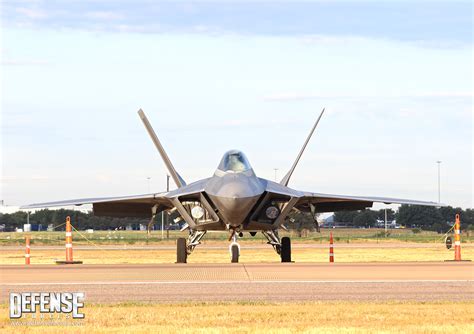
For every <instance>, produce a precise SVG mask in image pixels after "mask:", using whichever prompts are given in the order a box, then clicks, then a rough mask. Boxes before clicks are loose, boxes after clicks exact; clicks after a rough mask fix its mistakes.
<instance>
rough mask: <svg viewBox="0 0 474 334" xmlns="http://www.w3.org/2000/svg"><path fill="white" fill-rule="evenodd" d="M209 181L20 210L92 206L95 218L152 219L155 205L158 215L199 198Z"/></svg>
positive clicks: (28, 207) (41, 204)
mask: <svg viewBox="0 0 474 334" xmlns="http://www.w3.org/2000/svg"><path fill="white" fill-rule="evenodd" d="M207 180H208V179H203V180H199V181H196V182H194V183H191V184H188V185H186V186H182V187H181V188H179V189H176V190H173V191H170V192H162V193H152V194H143V195H131V196H118V197H99V198H81V199H73V200H65V201H58V202H46V203H34V204H29V205H24V206H22V207H20V209H26V210H28V209H38V208H48V207H65V206H74V205H76V206H80V205H83V204H92V208H93V211H94V215H95V216H107V217H134V218H150V217H151V215H152V208H153V207H154V206H155V205H158V206H157V208H156V213H158V212H161V211H163V210H167V209H171V208H173V207H174V205H173V202H172V201H173V198H176V197H184V198H191V199H196V198H199V194H200V193H201V192H202V191H204V186H205V184H206V182H207Z"/></svg>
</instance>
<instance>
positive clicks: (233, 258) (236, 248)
mask: <svg viewBox="0 0 474 334" xmlns="http://www.w3.org/2000/svg"><path fill="white" fill-rule="evenodd" d="M237 237H238V235H237V232H236V231H235V230H234V231H232V235H231V237H230V239H231V240H232V242H231V243H230V246H229V252H230V262H232V263H238V262H239V256H240V245H239V243H238V242H237Z"/></svg>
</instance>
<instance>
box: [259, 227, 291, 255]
mask: <svg viewBox="0 0 474 334" xmlns="http://www.w3.org/2000/svg"><path fill="white" fill-rule="evenodd" d="M262 233H263V235H264V236H265V237H266V238H267V240H268V242H267V243H268V244H270V245H272V247H273V249H274V250H275V252H277V254H278V255H280V257H281V262H291V241H290V238H288V237H283V238H281V240H280V236H279V235H278V231H277V230H268V231H262Z"/></svg>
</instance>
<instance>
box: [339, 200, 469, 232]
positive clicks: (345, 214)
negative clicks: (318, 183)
mask: <svg viewBox="0 0 474 334" xmlns="http://www.w3.org/2000/svg"><path fill="white" fill-rule="evenodd" d="M456 214H459V215H460V218H461V224H462V227H463V229H471V230H472V229H474V210H473V209H466V210H463V209H461V208H453V207H451V206H448V207H442V208H435V207H430V206H417V205H402V206H400V208H399V209H398V211H397V212H394V211H393V210H392V209H388V210H387V220H388V221H392V220H394V219H395V220H396V222H397V224H398V225H402V226H405V227H408V228H421V229H423V230H430V231H437V232H446V231H447V230H449V229H450V228H451V226H452V225H453V224H454V220H455V216H456ZM384 219H385V210H384V209H382V210H378V211H375V210H359V211H339V212H335V215H334V221H335V222H342V223H350V224H351V225H353V226H354V227H375V226H376V222H377V220H384Z"/></svg>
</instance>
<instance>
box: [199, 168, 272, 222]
mask: <svg viewBox="0 0 474 334" xmlns="http://www.w3.org/2000/svg"><path fill="white" fill-rule="evenodd" d="M212 181H213V182H210V183H209V184H208V186H207V187H206V190H205V191H206V193H207V194H208V195H209V197H210V199H211V201H212V202H213V203H214V205H215V206H216V207H217V209H218V210H219V213H220V214H221V216H222V217H223V218H224V220H225V223H226V224H230V225H232V226H239V225H240V224H242V223H243V222H244V220H245V218H246V217H247V216H248V214H249V212H250V210H251V209H252V208H253V206H254V205H255V204H256V203H257V201H258V199H259V198H260V196H261V195H262V193H263V191H264V188H263V186H262V184H261V183H260V182H259V180H258V179H257V178H256V177H245V176H242V175H226V176H225V177H220V178H216V179H214V180H212Z"/></svg>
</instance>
